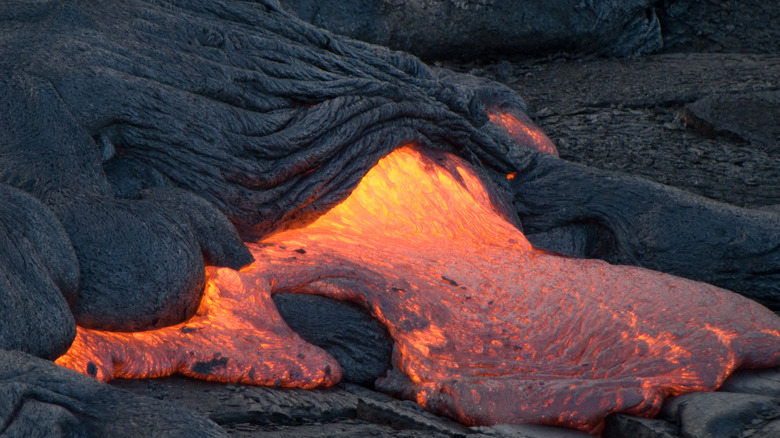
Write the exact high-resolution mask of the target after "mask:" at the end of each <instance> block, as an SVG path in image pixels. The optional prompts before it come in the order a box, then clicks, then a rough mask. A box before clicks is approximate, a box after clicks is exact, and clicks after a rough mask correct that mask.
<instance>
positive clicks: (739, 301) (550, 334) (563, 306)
mask: <svg viewBox="0 0 780 438" xmlns="http://www.w3.org/2000/svg"><path fill="white" fill-rule="evenodd" d="M492 199H493V198H491V196H490V193H489V192H488V190H487V189H486V188H485V186H484V185H483V184H482V181H481V180H480V178H479V177H478V176H477V174H476V173H475V172H474V171H473V170H471V168H470V167H469V165H468V164H466V163H465V162H464V161H462V160H461V159H459V158H456V157H455V156H452V155H449V154H443V153H438V154H433V153H431V152H428V151H425V150H423V149H421V148H418V147H415V146H405V147H402V148H400V149H397V150H396V151H395V152H393V153H391V154H390V155H388V156H386V157H385V158H383V159H382V160H380V161H379V163H378V164H377V165H376V166H375V167H374V168H373V169H372V170H371V171H370V172H369V173H368V174H367V175H366V176H365V178H364V179H363V180H362V182H361V183H360V184H359V186H358V187H357V188H356V189H355V190H354V191H353V192H352V194H351V195H350V196H349V197H348V198H347V199H346V200H345V201H344V202H342V203H341V204H339V205H338V206H336V207H335V208H333V209H331V210H330V211H328V212H327V213H325V214H323V215H322V216H321V217H319V219H317V220H316V221H314V222H313V223H311V224H309V225H307V226H305V227H301V228H297V229H290V230H286V231H282V232H279V233H277V234H274V235H272V236H270V237H267V238H265V239H264V240H262V241H260V242H252V243H248V244H247V245H248V246H249V248H250V250H251V251H252V253H253V255H254V257H255V262H254V263H253V264H251V265H249V266H247V267H245V268H243V269H242V270H241V271H239V272H236V271H232V270H230V269H227V268H223V269H216V268H209V269H208V271H207V276H208V284H207V287H206V293H205V298H204V299H203V301H202V302H201V305H200V308H199V309H198V311H197V314H196V315H195V316H194V317H193V318H191V319H190V320H188V321H186V322H185V323H182V324H178V325H175V326H172V327H167V328H163V329H157V330H152V331H148V332H139V333H112V332H101V331H95V330H88V329H82V328H79V333H78V336H77V338H76V341H75V342H74V344H73V347H72V348H71V350H70V351H69V352H68V353H67V354H66V355H65V356H63V357H61V358H60V359H58V361H57V362H58V363H60V364H62V365H65V366H67V367H70V368H73V369H76V370H78V371H81V372H85V373H88V374H92V375H94V376H96V377H97V378H100V379H102V380H110V379H112V378H114V377H155V376H163V375H168V374H171V373H182V374H186V375H190V376H194V377H199V378H205V379H212V380H219V381H225V382H242V383H252V384H263V385H281V386H298V387H312V386H318V385H322V386H326V385H331V384H333V383H335V382H337V381H338V379H339V375H340V370H339V367H338V364H337V363H336V362H335V360H333V359H332V358H331V357H330V356H328V355H327V353H325V352H324V351H322V350H320V349H318V348H317V347H314V346H312V345H309V344H306V343H305V342H304V341H303V340H301V339H300V338H299V337H297V335H295V334H294V333H293V332H292V331H291V330H290V329H289V328H287V326H286V324H285V323H284V321H283V320H282V319H281V317H280V316H279V314H278V313H277V312H276V309H275V308H274V307H273V302H272V300H271V298H270V295H271V294H273V293H278V292H295V291H298V290H305V291H307V293H316V294H320V295H323V296H327V297H330V298H334V299H339V300H347V301H351V302H354V303H358V304H360V305H362V306H364V307H365V308H366V309H367V310H368V311H369V312H370V313H371V314H372V315H373V316H374V317H375V318H377V319H378V320H379V321H381V322H382V323H384V324H385V325H386V326H387V329H388V332H389V334H390V336H391V337H392V338H393V340H394V342H395V346H394V352H393V369H392V370H391V371H389V372H388V374H387V376H386V377H384V378H382V379H380V380H379V381H378V382H377V386H378V387H379V388H380V389H384V390H386V391H388V392H391V393H394V394H396V395H399V396H401V397H404V398H408V399H412V400H415V401H417V402H418V403H420V404H421V405H423V406H425V407H426V408H428V409H430V410H431V411H434V412H437V413H440V414H444V415H448V416H451V417H453V418H455V419H457V420H458V421H461V422H463V423H466V424H470V425H485V424H497V423H539V424H554V425H562V426H567V427H573V428H578V429H581V430H586V431H590V432H598V431H599V430H600V428H601V427H602V426H603V418H604V417H605V416H606V415H608V414H609V413H612V412H626V413H630V414H635V415H644V416H651V415H653V414H655V413H656V412H657V411H658V409H659V408H660V406H661V402H662V400H663V398H664V397H665V396H668V395H674V394H680V393H684V392H691V391H701V390H712V389H715V388H717V387H718V386H719V385H720V384H721V383H722V381H723V380H724V379H725V378H726V376H728V375H729V373H731V372H732V371H733V370H735V369H736V368H738V367H770V366H777V365H780V348H778V346H779V345H780V318H778V317H777V316H776V315H774V314H773V313H772V312H770V311H769V310H767V309H766V308H764V307H762V306H761V305H759V304H757V303H755V302H752V301H750V300H748V299H746V298H743V297H741V296H739V295H736V294H734V293H731V292H729V291H726V290H723V289H719V288H717V287H714V286H711V285H708V284H704V283H699V282H695V281H691V280H686V279H682V278H677V277H674V276H671V275H667V274H662V273H659V272H655V271H650V270H647V269H642V268H637V267H629V266H613V265H609V264H607V263H605V262H603V261H598V260H583V259H574V258H565V257H560V256H556V255H553V254H549V253H546V252H543V251H539V250H537V249H535V248H533V247H532V246H531V244H530V243H529V242H528V240H526V238H525V236H524V235H523V233H522V232H521V231H520V230H518V228H517V227H515V226H514V225H512V224H511V223H510V221H508V220H507V219H506V218H505V217H504V216H502V215H501V214H499V213H498V212H499V211H500V209H499V208H497V207H496V206H495V205H494V203H493V201H492Z"/></svg>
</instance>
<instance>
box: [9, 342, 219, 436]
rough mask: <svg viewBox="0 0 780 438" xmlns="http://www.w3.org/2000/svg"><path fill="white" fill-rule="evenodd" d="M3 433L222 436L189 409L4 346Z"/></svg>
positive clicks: (13, 434) (212, 425) (33, 434)
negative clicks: (143, 395)
mask: <svg viewBox="0 0 780 438" xmlns="http://www.w3.org/2000/svg"><path fill="white" fill-rule="evenodd" d="M0 434H2V435H3V436H7V437H29V436H47V437H75V436H78V437H105V436H114V437H131V436H159V437H194V436H199V437H217V436H227V435H226V434H225V432H224V431H223V430H222V429H221V428H220V427H219V426H217V425H216V424H214V423H213V422H211V421H209V420H207V419H205V418H204V417H201V416H200V415H198V414H196V413H195V412H193V411H190V410H189V409H185V408H183V407H179V406H176V405H172V404H169V403H165V402H162V401H159V400H154V399H152V398H148V397H141V396H137V395H134V394H132V393H129V392H126V391H123V390H120V389H117V388H113V387H111V386H108V385H106V384H103V383H101V382H97V381H95V380H94V379H91V378H89V377H87V376H84V375H81V374H79V373H76V372H73V371H71V370H67V369H65V368H62V367H58V366H56V365H54V364H53V363H51V362H48V361H45V360H43V359H39V358H36V357H34V356H30V355H27V354H23V353H20V352H11V351H4V350H0Z"/></svg>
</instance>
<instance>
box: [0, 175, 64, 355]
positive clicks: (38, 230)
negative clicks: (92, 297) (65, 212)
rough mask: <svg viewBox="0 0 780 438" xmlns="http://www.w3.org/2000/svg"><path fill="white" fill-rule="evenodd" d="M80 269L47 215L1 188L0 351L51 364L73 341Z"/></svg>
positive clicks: (41, 208)
mask: <svg viewBox="0 0 780 438" xmlns="http://www.w3.org/2000/svg"><path fill="white" fill-rule="evenodd" d="M78 280H79V264H78V261H77V259H76V254H75V253H74V251H73V247H72V246H71V244H70V240H69V239H68V236H67V234H66V233H65V230H64V228H63V227H62V225H61V224H60V222H59V220H58V219H57V217H56V216H55V215H54V213H52V211H51V210H49V209H48V208H46V206H44V205H43V204H42V203H41V202H40V201H38V200H37V199H35V198H34V197H32V196H30V195H28V194H27V193H25V192H23V191H21V190H18V189H15V188H12V187H9V186H6V185H3V184H0V309H2V315H3V316H2V318H0V349H7V350H21V351H24V352H27V353H30V354H33V355H36V356H40V357H45V358H49V359H54V358H56V357H57V356H59V355H60V354H62V353H64V352H65V351H66V350H67V348H68V347H69V346H70V343H71V342H72V341H73V338H74V337H75V336H76V324H75V322H74V320H73V316H72V315H71V312H70V309H69V307H68V302H70V303H71V304H72V303H73V302H75V301H76V294H77V288H78Z"/></svg>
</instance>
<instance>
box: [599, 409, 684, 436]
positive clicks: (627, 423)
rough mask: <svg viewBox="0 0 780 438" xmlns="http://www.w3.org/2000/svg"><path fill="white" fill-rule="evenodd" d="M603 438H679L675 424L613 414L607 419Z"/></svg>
mask: <svg viewBox="0 0 780 438" xmlns="http://www.w3.org/2000/svg"><path fill="white" fill-rule="evenodd" d="M605 423H606V425H605V427H604V431H603V432H602V434H601V436H602V437H603V438H627V437H631V438H677V437H679V435H677V425H676V424H675V423H672V422H669V421H665V420H659V419H654V418H641V417H633V416H631V415H625V414H613V415H610V416H609V417H607V419H606V422H605Z"/></svg>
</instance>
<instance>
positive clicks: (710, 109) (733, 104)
mask: <svg viewBox="0 0 780 438" xmlns="http://www.w3.org/2000/svg"><path fill="white" fill-rule="evenodd" d="M683 122H684V123H685V124H686V126H687V127H688V128H690V129H693V130H695V131H697V132H700V133H702V134H704V135H707V136H719V135H720V136H725V137H729V138H731V139H733V140H736V141H742V142H744V143H751V144H752V145H754V147H756V148H758V149H761V150H765V151H766V152H767V153H768V154H777V153H778V152H780V91H777V90H772V91H757V92H745V93H728V94H726V93H718V94H711V95H707V96H705V97H703V98H701V99H699V100H697V101H695V102H693V103H690V104H688V105H686V106H685V110H684V112H683Z"/></svg>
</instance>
